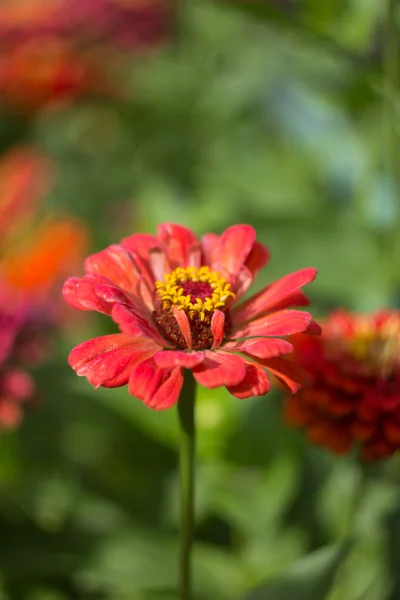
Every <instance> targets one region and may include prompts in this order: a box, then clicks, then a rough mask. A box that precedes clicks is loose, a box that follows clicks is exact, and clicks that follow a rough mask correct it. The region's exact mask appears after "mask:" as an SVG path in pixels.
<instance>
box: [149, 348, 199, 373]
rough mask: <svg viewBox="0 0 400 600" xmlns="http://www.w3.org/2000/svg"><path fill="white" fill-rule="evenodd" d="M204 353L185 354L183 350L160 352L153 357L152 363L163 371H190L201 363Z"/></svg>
mask: <svg viewBox="0 0 400 600" xmlns="http://www.w3.org/2000/svg"><path fill="white" fill-rule="evenodd" d="M204 358H205V354H204V352H186V351H185V350H181V351H179V350H176V351H175V350H160V351H159V352H157V353H156V354H155V355H154V362H155V363H156V365H158V366H159V367H162V368H163V369H173V368H174V367H184V368H185V369H192V368H193V367H195V366H196V365H199V364H200V363H201V362H203V360H204Z"/></svg>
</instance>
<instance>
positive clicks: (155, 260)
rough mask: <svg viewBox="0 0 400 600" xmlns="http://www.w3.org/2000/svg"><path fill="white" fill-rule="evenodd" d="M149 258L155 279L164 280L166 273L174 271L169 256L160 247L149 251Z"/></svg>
mask: <svg viewBox="0 0 400 600" xmlns="http://www.w3.org/2000/svg"><path fill="white" fill-rule="evenodd" d="M149 259H150V265H151V271H152V273H153V275H154V279H155V280H157V281H164V276H165V274H166V273H170V272H171V271H172V267H171V264H170V262H169V260H168V257H167V256H166V255H165V253H164V252H163V251H162V250H161V249H160V248H154V249H153V250H151V251H150V253H149Z"/></svg>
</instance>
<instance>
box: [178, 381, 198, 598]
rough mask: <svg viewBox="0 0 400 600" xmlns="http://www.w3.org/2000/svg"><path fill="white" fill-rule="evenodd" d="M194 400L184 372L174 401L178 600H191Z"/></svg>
mask: <svg viewBox="0 0 400 600" xmlns="http://www.w3.org/2000/svg"><path fill="white" fill-rule="evenodd" d="M195 397H196V382H195V380H194V377H193V375H192V372H191V371H189V370H186V371H185V379H184V383H183V388H182V393H181V395H180V398H179V401H178V415H179V423H180V427H181V438H180V491H181V550H180V552H181V554H180V596H179V598H180V600H190V598H191V555H192V544H193V528H194V470H195V447H196V436H195V433H196V426H195Z"/></svg>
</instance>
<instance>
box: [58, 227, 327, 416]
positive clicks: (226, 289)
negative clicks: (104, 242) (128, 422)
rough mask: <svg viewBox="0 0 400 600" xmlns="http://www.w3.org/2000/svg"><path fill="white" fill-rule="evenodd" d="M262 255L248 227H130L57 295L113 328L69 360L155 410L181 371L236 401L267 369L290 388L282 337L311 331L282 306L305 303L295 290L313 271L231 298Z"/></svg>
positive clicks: (307, 321)
mask: <svg viewBox="0 0 400 600" xmlns="http://www.w3.org/2000/svg"><path fill="white" fill-rule="evenodd" d="M268 256H269V255H268V250H267V249H266V248H265V247H264V246H263V245H262V244H260V242H258V241H256V238H255V231H254V229H253V228H252V227H250V226H248V225H236V226H233V227H230V228H228V229H227V230H226V231H224V233H223V234H222V235H221V236H218V235H216V234H213V233H209V234H207V235H205V236H204V237H203V238H202V239H201V240H200V241H199V240H198V239H197V238H196V236H195V235H194V233H193V232H192V231H191V230H189V229H186V228H185V227H182V226H180V225H174V224H169V223H166V224H163V225H160V226H159V228H158V234H157V236H152V235H147V234H134V235H132V236H130V237H128V238H126V239H124V240H122V242H121V244H120V245H113V246H110V247H108V248H106V249H105V250H103V251H102V252H99V253H98V254H94V255H93V256H90V257H89V258H87V259H86V261H85V263H84V266H85V270H86V273H87V274H86V275H85V277H83V278H70V279H68V280H67V281H66V283H65V284H64V288H63V292H64V297H65V299H66V300H67V302H68V303H69V304H71V305H72V306H74V307H76V308H79V309H81V310H96V311H99V312H101V313H105V314H107V315H109V316H111V318H112V319H113V321H114V322H115V323H116V324H118V326H119V328H120V330H121V333H116V334H113V335H107V336H104V337H98V338H95V339H92V340H89V341H87V342H84V343H83V344H80V345H79V346H77V347H76V348H75V349H74V350H72V352H71V354H70V357H69V363H70V365H71V366H72V367H73V368H74V369H75V371H76V373H77V374H78V375H80V376H86V377H87V379H88V380H89V382H90V383H91V384H92V385H94V386H95V387H99V386H104V387H119V386H123V385H125V384H127V383H129V391H130V393H131V394H133V395H134V396H136V397H137V398H139V399H140V400H142V401H143V402H144V403H145V404H147V405H148V406H150V407H151V408H154V409H165V408H169V407H170V406H172V405H173V404H174V403H175V402H176V401H177V400H178V397H179V394H180V391H181V387H182V381H183V369H184V368H186V369H191V370H192V372H193V375H194V377H195V379H196V380H197V382H198V383H200V384H201V385H204V386H205V387H208V388H215V387H218V386H222V385H224V386H226V387H227V389H228V390H229V392H230V393H231V394H233V395H234V396H236V397H237V398H247V397H250V396H260V395H263V394H266V393H267V392H269V390H270V382H269V379H268V376H267V374H266V372H265V369H267V370H268V371H269V372H270V373H271V374H273V375H275V376H276V377H278V379H280V380H281V381H282V382H283V383H284V384H285V385H286V386H287V387H288V388H289V389H290V390H291V391H292V392H295V391H297V390H298V389H299V387H300V376H299V373H298V370H297V369H296V367H295V365H294V364H293V363H291V362H289V361H287V360H285V359H284V358H282V356H284V355H288V354H290V353H291V352H292V345H291V344H290V343H289V342H288V341H286V340H284V339H280V338H283V337H285V336H288V335H291V334H294V333H297V332H310V333H318V332H319V327H318V325H316V324H315V323H314V322H313V321H312V316H311V314H310V313H308V312H302V311H299V310H289V309H288V307H290V306H296V305H304V304H307V303H308V302H307V299H306V297H305V296H304V294H303V293H302V292H301V291H300V288H301V287H302V286H304V285H305V284H307V283H310V282H311V281H312V280H313V279H314V278H315V275H316V270H315V269H312V268H308V269H303V270H300V271H297V272H296V273H292V274H290V275H287V276H286V277H284V278H283V279H280V280H279V281H277V282H275V283H272V284H271V285H269V286H268V287H267V288H265V289H263V290H262V291H261V292H259V293H258V294H256V295H254V296H252V297H251V298H250V299H248V300H246V301H245V302H243V303H242V304H239V305H236V303H237V301H238V300H239V299H240V298H241V297H242V296H243V294H244V293H245V292H246V291H247V290H248V288H249V287H250V285H251V283H252V282H253V280H254V277H255V276H256V274H257V273H258V271H259V270H260V269H261V268H263V267H264V266H265V264H266V263H267V261H268Z"/></svg>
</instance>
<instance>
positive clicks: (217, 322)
mask: <svg viewBox="0 0 400 600" xmlns="http://www.w3.org/2000/svg"><path fill="white" fill-rule="evenodd" d="M224 326H225V315H224V313H223V312H222V311H220V310H216V311H215V312H214V314H213V316H212V318H211V333H212V334H213V337H214V343H213V345H212V348H213V349H214V348H218V346H220V345H221V343H222V340H223V339H224V335H225V334H224Z"/></svg>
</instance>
